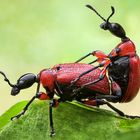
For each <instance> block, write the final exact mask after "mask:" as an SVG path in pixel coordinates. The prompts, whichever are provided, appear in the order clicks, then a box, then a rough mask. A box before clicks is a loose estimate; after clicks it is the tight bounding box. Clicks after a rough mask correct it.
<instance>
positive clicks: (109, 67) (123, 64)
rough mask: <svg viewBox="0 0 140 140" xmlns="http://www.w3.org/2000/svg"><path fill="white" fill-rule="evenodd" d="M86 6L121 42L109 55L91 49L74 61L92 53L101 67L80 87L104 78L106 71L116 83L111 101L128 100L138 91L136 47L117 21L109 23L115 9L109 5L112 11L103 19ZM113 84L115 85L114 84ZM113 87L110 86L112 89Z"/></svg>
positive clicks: (139, 69) (139, 72)
mask: <svg viewBox="0 0 140 140" xmlns="http://www.w3.org/2000/svg"><path fill="white" fill-rule="evenodd" d="M87 7H88V8H90V9H91V10H93V11H94V12H95V13H96V14H97V15H98V16H99V17H101V18H102V19H103V20H104V21H105V22H104V23H102V24H101V25H100V27H101V28H102V29H104V30H109V31H110V32H111V33H112V34H113V35H115V36H116V37H119V38H121V43H120V44H118V45H117V46H116V47H115V48H114V49H113V50H112V51H111V52H110V53H109V55H106V54H104V53H103V52H101V51H93V52H91V53H89V54H87V55H86V56H84V57H82V58H80V59H79V60H77V61H76V63H78V62H80V61H81V60H83V59H85V58H86V57H88V56H90V55H93V56H96V57H97V59H96V60H95V61H93V62H92V63H94V62H97V61H98V62H99V65H98V66H97V67H103V68H102V70H101V73H100V76H99V77H98V78H97V79H96V80H95V81H92V82H89V83H86V84H82V85H81V87H80V88H79V90H80V89H81V88H84V87H86V86H89V85H92V84H95V83H97V82H99V81H101V80H103V79H104V77H105V75H106V71H108V77H109V79H110V81H111V82H112V83H113V82H115V83H116V84H117V89H118V90H117V93H114V96H116V98H114V97H113V98H112V97H110V101H112V102H130V101H131V100H132V99H133V98H134V97H135V96H136V95H137V93H138V91H139V88H140V59H139V57H138V55H137V54H136V48H135V45H134V43H133V42H132V41H131V40H130V39H129V38H128V37H127V36H126V33H125V30H124V29H123V27H122V26H121V25H120V24H118V23H110V22H109V19H110V17H111V16H112V15H113V14H114V12H115V9H114V7H111V9H112V13H111V15H110V16H109V17H108V19H107V20H105V19H104V18H103V17H102V16H101V15H100V14H99V13H98V12H97V11H96V10H95V9H94V8H93V7H91V6H90V5H87ZM90 64H91V63H90ZM87 73H89V72H88V71H87V72H86V71H85V72H84V73H82V74H81V75H79V76H77V78H76V79H75V80H74V81H72V84H71V86H72V85H74V84H75V83H76V82H77V81H78V80H79V79H80V78H81V77H82V76H83V75H85V74H87ZM116 84H115V86H116ZM114 88H115V87H112V89H114Z"/></svg>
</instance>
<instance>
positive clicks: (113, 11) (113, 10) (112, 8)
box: [106, 6, 115, 23]
mask: <svg viewBox="0 0 140 140" xmlns="http://www.w3.org/2000/svg"><path fill="white" fill-rule="evenodd" d="M111 10H112V13H111V14H110V16H109V17H108V18H107V20H106V22H107V23H108V22H109V19H110V18H111V17H112V16H113V15H114V13H115V8H114V7H113V6H111Z"/></svg>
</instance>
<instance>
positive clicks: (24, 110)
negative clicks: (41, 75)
mask: <svg viewBox="0 0 140 140" xmlns="http://www.w3.org/2000/svg"><path fill="white" fill-rule="evenodd" d="M35 98H36V96H33V97H32V99H31V100H30V101H29V102H28V103H27V105H26V106H25V107H24V108H23V111H22V112H21V113H19V114H17V115H16V116H13V117H12V118H11V120H14V119H18V118H20V117H21V116H22V115H24V114H25V112H26V111H27V110H28V107H29V106H30V104H31V103H32V102H33V101H34V100H35Z"/></svg>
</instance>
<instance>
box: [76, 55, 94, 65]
mask: <svg viewBox="0 0 140 140" xmlns="http://www.w3.org/2000/svg"><path fill="white" fill-rule="evenodd" d="M90 55H92V53H88V54H86V55H85V56H83V57H81V58H80V59H78V60H77V61H75V63H78V62H80V61H82V60H83V59H85V58H87V57H88V56H90Z"/></svg>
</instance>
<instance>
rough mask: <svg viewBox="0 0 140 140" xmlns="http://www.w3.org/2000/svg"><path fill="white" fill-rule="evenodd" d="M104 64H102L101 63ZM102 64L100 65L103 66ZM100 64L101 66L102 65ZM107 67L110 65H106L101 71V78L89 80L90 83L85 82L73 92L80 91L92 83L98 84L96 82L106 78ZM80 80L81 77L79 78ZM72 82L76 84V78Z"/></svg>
mask: <svg viewBox="0 0 140 140" xmlns="http://www.w3.org/2000/svg"><path fill="white" fill-rule="evenodd" d="M101 65H102V64H101ZM101 65H100V66H101ZM100 66H99V67H100ZM107 68H108V66H106V67H104V68H103V69H102V71H101V73H100V75H99V78H98V79H96V80H94V81H92V82H89V83H86V84H83V85H81V87H79V88H77V89H74V90H73V92H75V93H76V92H79V91H80V90H82V89H83V88H85V87H87V86H90V85H92V84H96V83H98V82H99V81H101V80H103V79H104V77H105V75H106V70H107ZM83 74H84V73H82V74H81V75H82V76H83ZM78 80H79V79H78ZM78 80H77V78H76V82H77V81H78ZM72 84H75V80H74V83H72Z"/></svg>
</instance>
